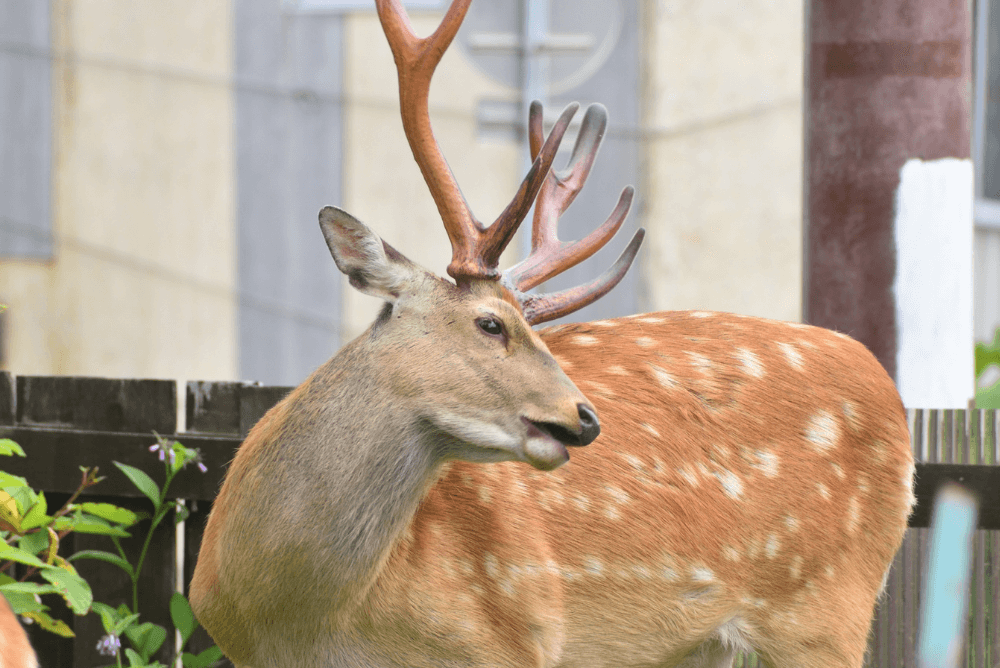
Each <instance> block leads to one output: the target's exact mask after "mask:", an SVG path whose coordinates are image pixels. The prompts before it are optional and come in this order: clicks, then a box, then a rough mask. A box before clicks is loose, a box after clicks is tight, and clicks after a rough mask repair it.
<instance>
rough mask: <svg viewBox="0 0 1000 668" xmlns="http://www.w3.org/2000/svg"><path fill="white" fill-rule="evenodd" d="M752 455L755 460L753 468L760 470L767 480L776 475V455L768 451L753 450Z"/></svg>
mask: <svg viewBox="0 0 1000 668" xmlns="http://www.w3.org/2000/svg"><path fill="white" fill-rule="evenodd" d="M753 454H754V456H755V457H756V458H757V463H756V464H754V465H753V467H754V468H756V469H760V471H761V473H763V474H764V475H765V476H767V477H768V478H773V477H774V476H776V475H778V455H776V454H774V453H773V452H771V451H769V450H754V453H753Z"/></svg>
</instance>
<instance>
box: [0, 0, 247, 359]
mask: <svg viewBox="0 0 1000 668" xmlns="http://www.w3.org/2000/svg"><path fill="white" fill-rule="evenodd" d="M231 17H232V7H231V5H230V3H229V2H228V0H211V1H205V0H185V1H183V2H179V1H178V2H171V3H162V2H158V1H157V0H142V1H136V0H63V1H62V2H55V3H53V16H52V26H53V28H52V29H53V51H54V55H55V59H54V67H53V81H52V85H53V98H54V102H53V107H54V110H53V112H54V119H53V125H54V128H55V131H54V135H55V136H54V153H55V155H54V160H53V175H54V178H53V192H52V198H53V218H54V220H53V231H54V235H55V239H54V257H53V259H52V261H51V262H46V263H32V262H21V261H6V262H4V263H2V264H0V294H2V295H3V296H4V299H5V300H6V301H7V302H8V304H9V307H10V308H9V311H8V313H7V315H6V317H7V318H8V322H9V323H10V326H9V328H8V331H9V332H10V340H9V341H8V342H7V351H8V355H9V360H8V364H7V368H9V369H10V370H12V371H14V372H15V373H25V374H28V373H35V374H74V375H76V374H80V375H100V376H131V377H165V378H231V377H233V376H234V374H235V364H236V361H235V360H236V356H235V341H236V338H235V309H234V304H235V297H234V288H235V285H234V280H235V278H234V277H235V239H234V184H233V137H232V118H233V113H232V93H231V88H230V83H229V79H230V73H231V70H232V35H231V24H232V18H231Z"/></svg>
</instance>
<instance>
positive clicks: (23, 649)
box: [0, 595, 38, 668]
mask: <svg viewBox="0 0 1000 668" xmlns="http://www.w3.org/2000/svg"><path fill="white" fill-rule="evenodd" d="M0 668H38V657H37V656H35V650H34V649H32V647H31V643H30V642H29V641H28V634H27V633H25V632H24V627H23V626H21V623H20V622H19V621H18V620H17V615H15V614H14V611H13V610H12V609H11V607H10V603H8V602H7V599H6V598H4V597H3V595H0Z"/></svg>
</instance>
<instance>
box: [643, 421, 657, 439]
mask: <svg viewBox="0 0 1000 668" xmlns="http://www.w3.org/2000/svg"><path fill="white" fill-rule="evenodd" d="M639 426H640V427H642V428H643V429H645V430H646V431H648V432H649V433H650V434H652V435H653V436H654V437H655V438H660V432H658V431H657V430H656V427H654V426H653V425H651V424H648V423H646V422H643V423H642V424H640V425H639Z"/></svg>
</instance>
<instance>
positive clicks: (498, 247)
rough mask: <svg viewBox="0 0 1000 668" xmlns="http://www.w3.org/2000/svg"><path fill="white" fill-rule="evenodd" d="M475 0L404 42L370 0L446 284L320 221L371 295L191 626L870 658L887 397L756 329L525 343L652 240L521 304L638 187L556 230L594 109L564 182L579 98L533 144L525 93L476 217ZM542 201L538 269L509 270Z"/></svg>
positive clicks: (248, 636) (789, 339)
mask: <svg viewBox="0 0 1000 668" xmlns="http://www.w3.org/2000/svg"><path fill="white" fill-rule="evenodd" d="M469 2H470V0H454V1H453V3H452V5H451V7H450V8H449V9H448V11H447V13H446V15H445V18H444V20H443V21H442V23H441V25H440V26H439V28H438V29H437V30H436V31H435V32H434V33H433V34H432V35H431V36H429V37H427V38H424V39H420V38H418V37H416V36H415V35H414V34H413V33H412V31H411V30H410V28H409V23H408V20H407V18H406V15H405V12H404V11H403V9H402V6H401V4H400V1H399V0H376V6H377V8H378V12H379V17H380V19H381V21H382V25H383V28H384V30H385V33H386V35H387V37H388V38H389V43H390V46H391V48H392V50H393V55H394V57H395V60H396V65H397V68H398V70H399V81H400V107H401V111H402V117H403V127H404V130H405V132H406V136H407V139H408V141H409V142H410V147H411V149H412V151H413V155H414V158H415V160H416V162H417V164H418V166H419V167H420V169H421V172H422V173H423V176H424V179H425V181H426V182H427V184H428V186H429V188H430V190H431V194H432V195H433V196H434V200H435V203H436V204H437V207H438V211H439V213H440V214H441V218H442V222H443V223H444V225H445V228H446V230H447V232H448V236H449V239H450V240H451V244H452V250H453V255H452V262H451V264H449V266H448V273H449V274H450V275H451V277H452V278H453V279H454V283H452V282H449V281H447V280H445V279H441V278H438V277H436V276H434V275H433V274H431V273H430V272H428V271H426V270H424V269H421V268H420V267H418V266H416V265H415V264H413V263H412V262H410V261H409V260H407V259H406V258H405V257H404V256H403V255H401V254H400V253H398V252H397V251H395V250H394V249H393V248H391V247H390V246H388V245H387V244H385V243H384V242H383V241H382V240H381V239H379V237H378V236H377V235H376V234H375V233H374V232H373V231H371V230H370V229H369V228H368V227H367V226H365V225H364V224H363V223H361V222H360V221H358V220H356V219H354V218H353V217H351V216H350V215H349V214H347V213H346V212H344V211H340V210H338V209H334V208H331V207H327V208H325V209H323V210H322V211H321V212H320V227H321V229H322V231H323V235H324V237H325V238H326V242H327V245H328V246H329V248H330V252H331V254H332V255H333V258H334V261H335V262H336V263H337V266H338V268H339V269H340V270H341V271H342V272H343V273H344V274H345V275H346V276H347V277H348V278H349V280H350V283H351V285H353V286H354V287H355V288H357V289H359V290H361V291H362V292H365V293H367V294H370V295H374V296H377V297H380V298H381V299H383V300H384V301H385V302H386V304H385V306H384V308H383V310H382V312H381V314H380V316H379V318H378V319H377V320H376V322H375V323H374V324H373V325H372V327H371V328H370V329H369V330H368V331H367V332H366V333H365V334H363V335H362V336H361V337H359V338H358V339H356V340H355V341H353V342H351V343H350V344H348V345H347V346H345V347H344V348H343V349H342V350H341V351H340V352H339V353H338V354H337V355H336V356H335V357H334V358H333V359H332V360H330V361H329V362H327V363H326V364H325V365H323V366H322V367H320V368H319V369H318V370H317V371H316V372H315V373H313V375H312V376H311V377H310V378H309V379H308V380H307V381H306V382H305V383H303V384H302V385H301V386H300V387H298V388H297V389H296V390H294V391H293V392H292V393H291V394H289V396H288V397H286V398H285V399H284V400H283V401H282V402H280V403H279V404H278V405H277V406H275V407H274V408H273V409H271V411H269V412H268V413H267V414H266V415H265V416H264V417H263V418H262V419H261V421H260V422H259V423H258V424H257V425H256V426H255V427H254V428H253V430H251V432H250V434H249V435H248V437H247V439H246V440H245V441H244V443H243V445H242V446H241V447H240V450H239V452H238V453H237V455H236V458H235V459H234V460H233V463H232V465H231V466H230V469H229V471H228V472H227V475H226V480H225V482H224V483H223V486H222V489H221V491H220V492H219V496H218V498H217V499H216V501H215V504H214V506H213V509H212V513H211V515H210V516H209V521H208V525H207V527H206V529H205V533H204V537H203V541H202V546H201V551H200V554H199V558H198V563H197V566H196V568H195V573H194V579H193V580H192V583H191V604H192V606H193V608H194V611H195V614H196V615H197V617H198V619H199V621H200V622H201V623H202V625H203V626H204V627H205V628H206V629H207V630H208V632H209V633H210V634H211V635H212V637H213V638H214V639H215V641H216V642H217V643H218V644H219V646H220V647H221V648H222V650H223V651H224V652H225V653H226V654H227V655H229V657H230V658H231V659H232V660H233V661H234V663H235V664H236V665H237V666H240V668H292V667H294V668H321V667H322V668H331V667H349V666H350V667H353V666H359V667H360V666H366V667H368V666H373V667H386V668H388V667H395V666H417V667H424V666H426V667H431V666H434V667H439V666H440V667H444V666H456V667H457V666H463V667H483V668H485V667H487V666H490V667H511V668H513V667H515V666H517V667H530V668H603V667H609V668H610V667H611V666H616V667H618V666H626V667H635V668H639V667H644V668H645V667H652V666H657V667H663V668H667V667H671V666H679V667H683V668H696V667H700V668H724V667H729V666H731V665H732V663H733V658H734V656H735V654H736V652H737V651H741V650H749V649H753V650H756V651H758V652H759V653H760V654H761V655H762V656H763V657H764V658H765V660H766V661H768V662H769V663H770V664H771V665H772V666H774V667H775V668H785V667H788V668H821V667H822V668H860V666H861V664H862V658H863V655H864V651H865V645H866V640H867V633H868V627H869V624H870V621H871V615H872V611H873V608H874V605H875V601H876V598H877V597H878V595H879V592H880V591H881V588H882V583H883V580H884V577H885V574H886V572H887V569H888V567H889V564H890V563H891V561H892V556H893V554H894V553H895V551H896V549H897V548H898V546H899V544H900V542H901V540H902V536H903V532H904V530H905V528H906V519H907V516H908V514H909V512H910V507H911V506H912V503H913V495H912V477H913V461H912V457H911V455H910V451H909V437H908V433H907V426H906V419H905V414H904V411H903V407H902V403H901V401H900V399H899V395H898V393H897V392H896V390H895V387H894V386H893V383H892V380H891V379H890V378H889V377H888V376H887V375H886V373H885V371H884V370H883V369H882V368H881V366H879V364H878V362H877V361H876V360H875V358H874V357H873V356H872V355H871V354H870V353H869V352H868V351H867V350H866V349H865V348H864V346H862V345H861V344H860V343H857V342H856V341H853V340H851V339H850V338H849V337H846V336H843V335H840V334H836V333H834V332H830V331H827V330H822V329H817V328H814V327H808V326H804V325H795V324H790V323H780V322H773V321H767V320H762V319H758V318H743V317H739V316H733V315H725V314H711V313H698V312H692V313H660V314H652V315H646V316H639V317H631V318H624V319H620V320H610V321H600V322H594V323H588V324H579V325H565V326H561V327H555V328H551V329H548V330H544V331H542V332H535V331H534V330H533V329H532V328H531V326H532V325H535V324H539V323H541V322H545V321H548V320H552V319H554V318H558V317H560V316H562V315H565V314H567V313H570V312H572V311H574V310H576V309H578V308H581V307H582V306H584V305H586V304H588V303H590V302H592V301H593V300H595V299H598V298H599V297H601V296H602V295H604V294H605V293H606V292H607V291H608V290H610V289H611V288H613V287H614V285H615V284H616V283H617V282H618V281H620V280H621V278H622V277H623V276H624V274H625V272H626V271H627V270H628V267H629V265H630V264H631V262H632V261H633V260H634V258H635V256H636V253H637V252H638V249H639V244H640V243H641V241H642V235H643V231H642V230H641V229H640V230H638V231H637V232H636V234H635V236H634V237H633V239H632V241H631V242H630V244H629V245H628V246H627V247H626V249H625V251H624V252H623V253H622V255H621V256H620V257H619V259H618V261H617V262H616V263H615V264H614V265H613V266H612V267H611V268H610V269H609V270H608V271H606V272H605V273H604V274H602V275H601V276H599V277H598V278H597V279H595V280H593V281H591V282H590V283H588V284H585V285H583V286H579V287H577V288H572V289H569V290H564V291H561V292H557V293H554V294H533V293H530V292H529V291H530V290H531V289H533V288H535V287H537V286H538V285H540V284H542V283H543V282H545V281H546V280H548V279H549V278H551V277H552V276H555V275H557V274H559V273H560V272H562V271H564V270H565V269H566V268H568V267H570V266H573V265H574V264H576V263H578V262H580V261H582V260H583V259H585V258H587V257H589V256H590V255H592V254H593V253H594V252H595V251H596V250H597V249H598V248H600V247H601V246H602V245H604V243H605V242H607V241H608V240H609V239H610V238H611V237H612V236H613V235H614V234H615V232H616V231H617V230H618V229H619V227H620V226H621V224H622V222H623V221H624V219H625V216H626V215H627V213H628V208H629V204H630V203H631V200H632V190H631V188H626V189H625V190H624V191H623V192H622V195H621V198H620V199H619V202H618V206H616V208H615V209H614V211H613V212H612V213H611V215H610V216H609V217H608V219H607V220H606V221H605V223H604V224H603V225H601V226H600V227H598V228H597V229H596V230H595V231H594V232H592V233H591V234H590V235H588V236H587V237H585V238H584V239H582V240H580V241H575V242H563V241H560V240H559V239H558V238H557V235H556V227H557V221H558V218H559V216H560V215H561V214H562V213H563V212H564V211H565V210H566V208H567V207H568V206H569V205H570V204H571V203H572V201H573V199H574V198H575V197H576V194H577V193H578V192H579V190H580V188H581V186H582V185H583V182H584V180H585V179H586V177H587V174H588V172H589V170H590V167H591V165H592V164H593V160H594V158H595V156H596V153H597V147H598V146H599V143H600V139H601V136H602V135H603V133H604V129H605V127H606V122H607V115H606V112H605V111H604V110H603V108H602V107H600V106H599V105H592V106H591V107H590V108H589V109H588V110H587V113H586V114H585V115H584V118H583V122H582V123H581V126H580V130H579V133H578V136H577V141H576V145H575V147H574V149H573V154H572V156H571V158H570V160H569V165H568V167H567V168H566V169H565V170H563V171H561V172H556V171H553V170H552V169H551V167H552V161H553V159H554V157H555V154H556V149H557V148H558V145H559V142H560V140H561V138H562V135H563V133H564V132H565V131H566V129H567V127H568V126H569V123H570V119H571V118H572V116H573V114H574V113H575V111H576V106H575V105H570V107H568V108H567V110H566V111H564V112H563V114H562V116H561V117H560V118H559V120H558V121H557V122H556V123H555V125H554V126H553V128H552V131H551V132H550V134H549V135H548V137H547V138H546V139H545V140H544V142H543V136H542V135H543V127H542V125H543V123H542V114H541V108H540V105H537V104H535V105H532V108H531V113H530V116H529V124H528V137H529V146H530V151H531V155H532V157H533V158H534V164H533V165H532V168H531V169H530V170H529V172H528V175H527V176H526V177H525V179H524V181H523V182H522V184H521V187H520V189H519V190H518V192H517V194H516V195H515V196H514V199H513V200H512V202H511V204H510V205H509V206H508V207H507V209H505V210H504V211H503V212H502V213H501V214H500V216H499V217H498V218H497V220H496V221H495V222H494V223H493V224H491V225H489V226H484V225H483V224H482V223H480V222H479V221H478V220H477V219H476V218H475V217H474V216H473V215H472V212H471V211H470V210H469V208H468V205H467V204H466V203H465V200H464V199H463V198H462V195H461V192H460V190H459V188H458V185H457V183H456V182H455V180H454V177H453V175H452V174H451V172H450V171H449V170H448V167H447V162H446V161H445V159H444V157H443V155H441V153H440V150H439V149H438V147H437V143H436V142H435V141H434V137H433V134H432V132H431V127H430V118H429V115H428V112H427V94H428V90H429V86H430V80H431V76H432V74H433V71H434V68H435V66H436V65H437V62H438V61H439V60H440V58H441V56H442V54H443V53H444V51H445V50H446V49H447V47H448V44H449V43H450V41H451V39H452V38H453V37H454V35H455V33H456V31H457V30H458V26H459V24H460V23H461V21H462V18H463V17H464V14H465V12H466V11H467V9H468V6H469ZM533 202H534V205H535V214H534V220H533V227H532V251H531V254H530V255H529V257H528V258H526V259H525V260H523V261H522V262H520V263H519V264H517V265H515V266H514V267H511V268H509V269H507V270H506V271H503V272H501V271H500V270H499V268H498V263H499V258H500V254H501V253H502V252H503V249H504V247H505V246H506V245H507V244H508V242H509V241H510V240H511V238H512V237H513V235H514V233H515V232H516V230H517V226H518V225H519V224H520V222H521V220H522V219H523V218H524V217H525V215H526V214H527V212H528V209H529V208H530V207H531V205H532V203H533ZM598 416H600V420H601V421H602V422H603V425H604V427H603V431H602V429H601V426H600V425H599V423H598ZM599 434H600V437H599V438H598V435H599ZM591 443H592V444H593V445H591V446H590V447H589V448H586V449H583V450H580V451H577V454H574V456H573V462H572V463H571V464H570V465H569V466H566V467H564V468H559V467H560V466H562V465H563V464H566V462H567V461H568V460H569V452H568V450H567V446H582V445H588V444H591ZM528 465H530V466H528ZM556 469H558V470H556Z"/></svg>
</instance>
